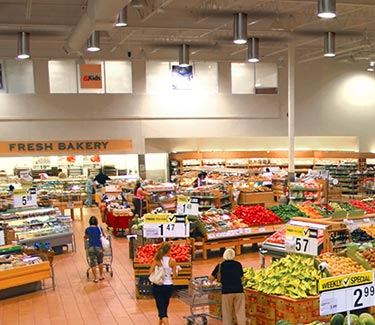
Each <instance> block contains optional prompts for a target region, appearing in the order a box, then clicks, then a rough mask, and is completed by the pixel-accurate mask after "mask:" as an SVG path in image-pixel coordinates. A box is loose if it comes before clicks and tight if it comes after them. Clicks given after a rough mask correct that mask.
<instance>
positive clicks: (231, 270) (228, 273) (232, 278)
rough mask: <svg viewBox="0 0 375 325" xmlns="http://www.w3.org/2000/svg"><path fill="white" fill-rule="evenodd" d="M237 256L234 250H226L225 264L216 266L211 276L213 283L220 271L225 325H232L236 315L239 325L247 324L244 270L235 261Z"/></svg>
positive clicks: (224, 255)
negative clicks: (243, 284)
mask: <svg viewBox="0 0 375 325" xmlns="http://www.w3.org/2000/svg"><path fill="white" fill-rule="evenodd" d="M235 255H236V253H235V252H234V250H233V249H231V248H228V249H226V250H225V252H224V254H223V259H224V262H222V263H219V264H218V265H216V267H215V269H214V270H213V271H212V274H211V276H210V279H211V281H212V280H214V279H216V278H217V274H218V272H219V269H220V274H221V293H222V295H221V309H222V314H223V325H231V324H232V321H233V315H234V314H235V315H236V320H237V324H238V325H245V324H246V316H245V295H244V292H243V286H242V277H243V269H242V265H241V263H240V262H237V261H235V260H234V257H235Z"/></svg>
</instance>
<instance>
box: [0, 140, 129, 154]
mask: <svg viewBox="0 0 375 325" xmlns="http://www.w3.org/2000/svg"><path fill="white" fill-rule="evenodd" d="M130 150H132V140H74V141H35V142H0V153H1V154H32V153H36V154H39V153H81V154H82V153H86V152H98V151H100V152H101V153H103V152H110V151H130Z"/></svg>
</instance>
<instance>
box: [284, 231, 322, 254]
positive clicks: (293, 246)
mask: <svg viewBox="0 0 375 325" xmlns="http://www.w3.org/2000/svg"><path fill="white" fill-rule="evenodd" d="M285 249H286V251H287V252H290V253H300V254H305V255H313V256H316V255H318V230H317V229H314V228H308V227H300V226H291V225H288V226H287V227H286V236H285Z"/></svg>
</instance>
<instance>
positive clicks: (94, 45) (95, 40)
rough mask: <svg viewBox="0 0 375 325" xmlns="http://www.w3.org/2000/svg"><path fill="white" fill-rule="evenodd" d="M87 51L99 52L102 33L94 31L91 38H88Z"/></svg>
mask: <svg viewBox="0 0 375 325" xmlns="http://www.w3.org/2000/svg"><path fill="white" fill-rule="evenodd" d="M86 51H87V52H98V51H100V33H99V32H98V31H94V32H92V33H91V35H90V37H89V39H88V40H87V47H86Z"/></svg>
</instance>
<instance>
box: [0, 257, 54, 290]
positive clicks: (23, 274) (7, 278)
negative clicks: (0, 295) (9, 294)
mask: <svg viewBox="0 0 375 325" xmlns="http://www.w3.org/2000/svg"><path fill="white" fill-rule="evenodd" d="M48 278H52V281H53V275H52V269H51V265H50V263H49V262H42V263H39V264H34V265H27V266H21V267H17V268H14V269H10V270H4V271H0V290H4V289H8V288H12V287H16V286H20V285H23V284H27V283H32V282H37V281H42V280H45V279H48ZM53 286H54V283H53Z"/></svg>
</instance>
